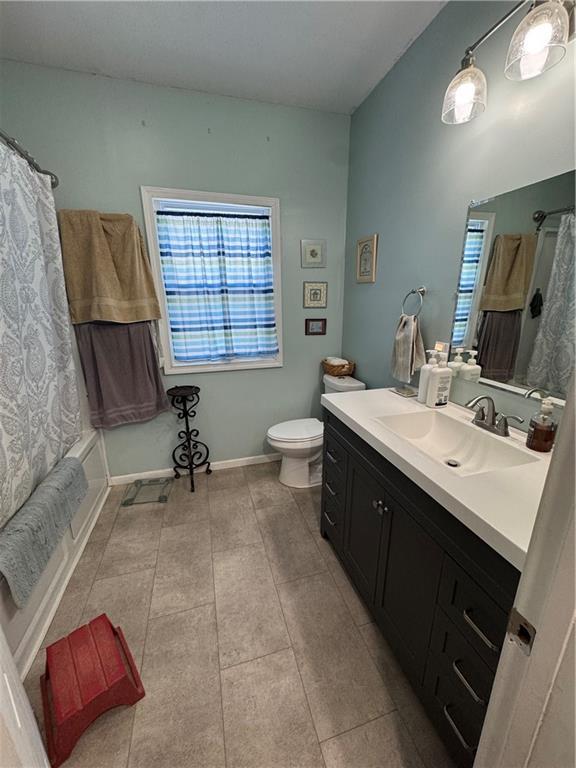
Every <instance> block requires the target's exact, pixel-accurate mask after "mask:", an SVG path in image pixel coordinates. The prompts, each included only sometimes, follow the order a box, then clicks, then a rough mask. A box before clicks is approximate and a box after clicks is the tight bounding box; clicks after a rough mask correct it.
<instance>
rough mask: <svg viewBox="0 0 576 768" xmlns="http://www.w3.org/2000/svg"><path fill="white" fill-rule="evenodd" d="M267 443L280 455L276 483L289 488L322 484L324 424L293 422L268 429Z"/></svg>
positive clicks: (284, 422)
mask: <svg viewBox="0 0 576 768" xmlns="http://www.w3.org/2000/svg"><path fill="white" fill-rule="evenodd" d="M266 438H267V439H268V444H269V445H270V447H271V448H273V449H274V450H275V451H277V452H278V453H281V454H282V464H281V466H280V477H279V480H280V482H281V483H283V484H284V485H288V486H290V487H291V488H312V487H313V486H314V485H320V483H321V482H322V443H323V440H324V425H323V424H322V422H321V421H318V419H294V420H292V421H283V422H282V423H281V424H276V425H275V426H274V427H270V429H269V430H268V432H267V434H266Z"/></svg>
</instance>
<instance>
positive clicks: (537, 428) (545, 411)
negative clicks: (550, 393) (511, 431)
mask: <svg viewBox="0 0 576 768" xmlns="http://www.w3.org/2000/svg"><path fill="white" fill-rule="evenodd" d="M553 411H554V406H553V404H552V400H550V398H548V397H545V398H543V399H542V402H541V403H540V412H539V413H535V414H534V416H532V418H531V419H530V426H529V428H528V436H527V438H526V445H527V447H528V448H531V449H532V450H533V451H540V452H541V453H548V452H549V451H551V450H552V446H553V445H554V440H555V439H556V430H557V428H558V424H557V423H556V422H555V421H554V420H553V419H552V412H553Z"/></svg>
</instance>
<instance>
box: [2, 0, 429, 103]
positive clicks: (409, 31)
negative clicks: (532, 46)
mask: <svg viewBox="0 0 576 768" xmlns="http://www.w3.org/2000/svg"><path fill="white" fill-rule="evenodd" d="M443 5H444V2H435V0H424V1H422V2H409V1H408V0H396V1H386V2H384V1H382V0H380V1H379V2H363V1H362V0H355V1H348V2H346V1H344V2H329V1H326V2H322V1H320V2H283V1H282V0H280V1H278V2H275V1H270V2H219V1H218V0H211V1H210V2H155V1H151V2H138V1H137V2H0V51H1V56H2V57H3V58H8V59H15V60H18V61H27V62H32V63H34V64H43V65H48V66H54V67H65V68H67V69H72V70H77V71H80V72H93V73H97V74H102V75H109V76H112V77H121V78H131V79H134V80H139V81H142V82H147V83H155V84H158V85H169V86H179V87H181V88H190V89H193V90H198V91H205V92H208V93H217V94H221V95H226V96H237V97H241V98H247V99H257V100H259V101H266V102H274V103H281V104H293V105H298V106H303V107H312V108H316V109H321V110H326V111H331V112H342V113H351V112H353V111H354V109H355V108H356V107H357V106H358V105H359V104H360V103H361V102H362V101H363V100H364V99H365V98H366V96H367V95H368V94H369V93H370V91H371V90H372V89H373V88H374V86H375V85H376V84H377V83H378V82H379V81H380V80H381V79H382V77H383V76H384V75H385V74H386V73H387V72H388V71H389V70H390V69H391V68H392V66H393V65H394V63H395V62H396V61H397V60H398V59H399V58H400V56H402V54H403V53H404V52H405V51H406V49H407V48H408V47H409V45H410V44H411V43H412V42H413V41H414V40H415V38H417V37H418V35H420V34H421V33H422V32H423V31H424V29H425V28H426V27H427V26H428V24H429V23H430V22H431V21H432V19H433V18H434V16H436V14H437V13H438V12H439V10H440V9H441V8H442V6H443Z"/></svg>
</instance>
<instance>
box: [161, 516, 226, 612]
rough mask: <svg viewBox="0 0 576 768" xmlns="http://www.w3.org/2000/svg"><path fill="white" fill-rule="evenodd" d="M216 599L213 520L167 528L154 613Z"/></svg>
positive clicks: (187, 608) (180, 609) (164, 529)
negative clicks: (213, 568)
mask: <svg viewBox="0 0 576 768" xmlns="http://www.w3.org/2000/svg"><path fill="white" fill-rule="evenodd" d="M213 601H214V580H213V577H212V552H211V547H210V524H209V522H208V520H198V521H197V522H195V523H194V524H190V525H176V526H171V527H168V528H163V529H162V533H161V536H160V548H159V550H158V561H157V564H156V575H155V577H154V587H153V589H152V604H151V606H150V616H163V615H165V614H168V613H175V612H176V611H187V610H189V609H190V608H195V607H196V606H198V605H203V604H205V603H209V602H213Z"/></svg>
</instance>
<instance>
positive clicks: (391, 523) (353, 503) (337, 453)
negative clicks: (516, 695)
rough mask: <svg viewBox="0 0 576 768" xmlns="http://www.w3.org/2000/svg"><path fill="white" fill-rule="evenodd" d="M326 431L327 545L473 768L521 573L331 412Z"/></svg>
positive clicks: (446, 736)
mask: <svg viewBox="0 0 576 768" xmlns="http://www.w3.org/2000/svg"><path fill="white" fill-rule="evenodd" d="M324 423H325V433H324V434H325V438H324V469H323V473H324V474H323V488H322V507H321V532H322V535H323V536H324V537H326V538H328V539H329V540H330V541H331V543H332V545H333V547H334V549H335V550H336V552H337V554H338V555H339V557H340V558H341V560H342V562H343V564H344V566H345V568H346V570H347V571H348V573H349V574H350V577H351V578H352V580H353V582H354V585H355V586H356V589H357V590H358V592H359V593H360V594H361V595H362V597H363V598H364V600H365V602H366V604H367V605H368V607H369V608H370V609H371V611H372V614H373V616H374V619H375V620H376V622H377V623H378V625H379V627H380V629H381V630H382V632H383V634H384V636H385V637H386V639H387V640H388V642H389V644H390V646H391V648H392V649H393V650H394V652H395V654H396V656H397V658H398V660H399V662H400V664H401V666H402V668H403V670H404V672H405V673H406V675H407V677H408V678H409V680H410V681H411V683H412V685H413V687H414V690H415V691H416V693H417V694H418V696H419V697H420V699H421V701H422V702H423V704H424V706H425V707H426V710H427V711H428V714H429V716H430V718H431V720H432V721H433V722H434V723H435V725H436V727H437V729H438V732H439V733H440V735H441V736H442V738H443V740H444V741H445V743H446V746H447V747H448V749H449V751H450V752H451V754H452V755H453V756H454V758H455V759H456V761H457V762H458V764H459V765H462V766H467V767H469V766H471V765H472V763H473V760H474V755H475V751H476V748H477V746H478V742H479V739H480V733H481V730H482V724H483V722H484V716H485V713H486V707H487V703H488V699H489V696H490V691H491V688H492V682H493V679H494V674H495V670H496V666H497V663H498V658H499V655H500V649H501V647H502V643H503V641H504V637H505V633H506V624H507V618H508V613H509V610H510V608H511V606H512V602H513V598H514V594H515V592H516V587H517V585H518V579H519V577H520V574H519V572H518V571H517V570H516V569H515V568H514V567H513V566H512V565H510V564H509V563H508V562H507V561H506V560H504V559H503V558H502V557H501V556H500V555H498V554H497V553H496V552H495V551H494V550H492V549H491V548H490V547H489V546H488V545H487V544H485V543H484V542H483V541H482V540H481V539H479V538H478V537H477V536H476V535H475V534H473V533H472V532H471V531H470V530H468V529H467V528H466V527H465V526H464V525H462V523H460V522H459V521H458V520H457V519H456V518H455V517H454V516H453V515H451V514H450V513H449V512H448V511H447V510H445V509H444V508H443V507H442V506H441V505H439V504H438V503H437V502H435V501H434V500H433V499H432V498H431V497H430V496H428V494H426V493H425V492H424V491H422V490H421V489H420V488H419V487H418V486H417V485H416V484H415V483H413V482H412V481H411V480H409V479H408V478H407V477H406V476H405V475H404V474H403V473H402V472H400V471H399V470H398V469H397V468H396V467H394V466H393V465H392V464H390V463H389V462H388V461H386V459H384V458H383V457H382V456H381V455H380V454H379V453H377V451H375V450H374V449H373V448H372V447H371V446H369V445H368V444H367V443H365V442H364V441H363V440H362V439H361V438H360V437H358V435H356V434H355V433H354V432H353V431H352V430H351V429H349V428H348V427H346V426H345V425H344V424H343V423H342V422H340V421H339V420H338V419H337V418H336V417H334V416H333V415H332V414H331V413H329V412H328V411H325V414H324Z"/></svg>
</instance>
